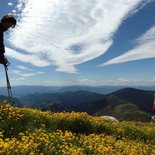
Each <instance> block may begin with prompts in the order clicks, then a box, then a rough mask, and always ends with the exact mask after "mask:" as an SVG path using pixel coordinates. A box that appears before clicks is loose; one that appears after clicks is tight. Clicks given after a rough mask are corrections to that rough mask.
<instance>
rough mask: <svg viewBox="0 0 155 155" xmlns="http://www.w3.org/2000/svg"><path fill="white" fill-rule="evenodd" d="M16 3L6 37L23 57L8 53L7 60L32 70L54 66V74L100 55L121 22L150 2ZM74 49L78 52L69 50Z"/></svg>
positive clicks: (57, 0) (56, 0)
mask: <svg viewBox="0 0 155 155" xmlns="http://www.w3.org/2000/svg"><path fill="white" fill-rule="evenodd" d="M17 2H18V5H17V9H18V11H17V16H18V18H19V22H18V27H17V28H16V29H14V30H13V31H12V32H11V34H10V43H11V44H12V45H13V46H15V47H16V48H19V49H22V50H23V51H25V53H24V54H23V53H20V52H19V51H18V52H15V51H13V50H12V51H11V53H10V54H8V56H10V57H13V58H15V59H18V60H20V61H24V62H29V63H31V64H33V65H35V66H40V67H41V66H49V65H55V66H56V70H57V71H62V72H68V73H75V72H77V69H76V68H75V65H77V64H81V63H83V62H86V61H89V60H92V59H95V58H97V57H99V56H101V55H103V54H104V53H105V52H106V51H107V50H108V49H109V47H110V46H111V45H112V43H113V36H114V34H115V32H116V31H117V29H118V27H119V26H120V24H121V23H122V21H124V20H125V19H126V18H127V17H128V16H129V15H130V13H131V12H132V11H134V10H138V9H137V7H138V6H141V5H144V4H146V3H149V2H150V0H147V1H146V0H125V1H124V0H117V3H116V2H115V0H111V1H109V0H104V1H101V0H85V1H84V0H78V1H75V0H65V1H63V0H46V1H42V0H37V1H36V0H18V1H17ZM18 12H20V13H18ZM21 36H22V38H21ZM78 45H80V50H79V49H78V51H77V49H76V48H72V47H73V46H74V47H77V46H78ZM9 50H10V49H9ZM8 53H9V52H8ZM24 58H25V59H24ZM34 60H35V61H34Z"/></svg>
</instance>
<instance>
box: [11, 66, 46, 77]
mask: <svg viewBox="0 0 155 155" xmlns="http://www.w3.org/2000/svg"><path fill="white" fill-rule="evenodd" d="M16 68H17V69H18V70H12V71H11V72H12V73H13V74H16V75H19V76H21V78H22V77H30V76H34V75H38V74H44V72H42V71H35V70H33V69H31V68H28V67H26V66H16ZM19 79H20V78H19Z"/></svg>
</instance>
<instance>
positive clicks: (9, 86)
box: [4, 65, 12, 98]
mask: <svg viewBox="0 0 155 155" xmlns="http://www.w3.org/2000/svg"><path fill="white" fill-rule="evenodd" d="M4 69H5V75H6V82H7V91H8V97H10V98H12V91H11V85H10V81H9V76H8V72H7V70H8V68H7V66H6V65H4Z"/></svg>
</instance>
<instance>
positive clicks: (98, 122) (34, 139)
mask: <svg viewBox="0 0 155 155" xmlns="http://www.w3.org/2000/svg"><path fill="white" fill-rule="evenodd" d="M0 154H2V155H44V154H45V155H155V124H154V123H140V122H112V121H110V120H106V119H103V118H100V117H95V116H90V115H88V114H87V113H77V112H71V113H69V112H61V113H52V112H42V111H39V110H34V109H30V108H16V107H12V106H11V105H9V104H6V103H2V104H1V105H0Z"/></svg>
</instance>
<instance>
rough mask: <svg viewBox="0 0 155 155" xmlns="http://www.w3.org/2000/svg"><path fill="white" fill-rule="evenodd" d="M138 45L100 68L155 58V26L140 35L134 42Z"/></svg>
mask: <svg viewBox="0 0 155 155" xmlns="http://www.w3.org/2000/svg"><path fill="white" fill-rule="evenodd" d="M135 42H136V43H137V44H138V45H137V46H136V47H135V48H133V49H131V50H129V51H127V52H125V53H124V54H123V55H120V56H118V57H115V58H113V59H111V60H109V61H108V62H105V63H103V64H101V65H100V66H106V65H112V64H119V63H123V62H128V61H134V60H141V59H147V58H154V57H155V25H154V26H153V27H151V28H150V29H149V30H148V31H146V32H145V33H144V34H142V35H141V36H140V37H139V38H137V39H136V41H135Z"/></svg>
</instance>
